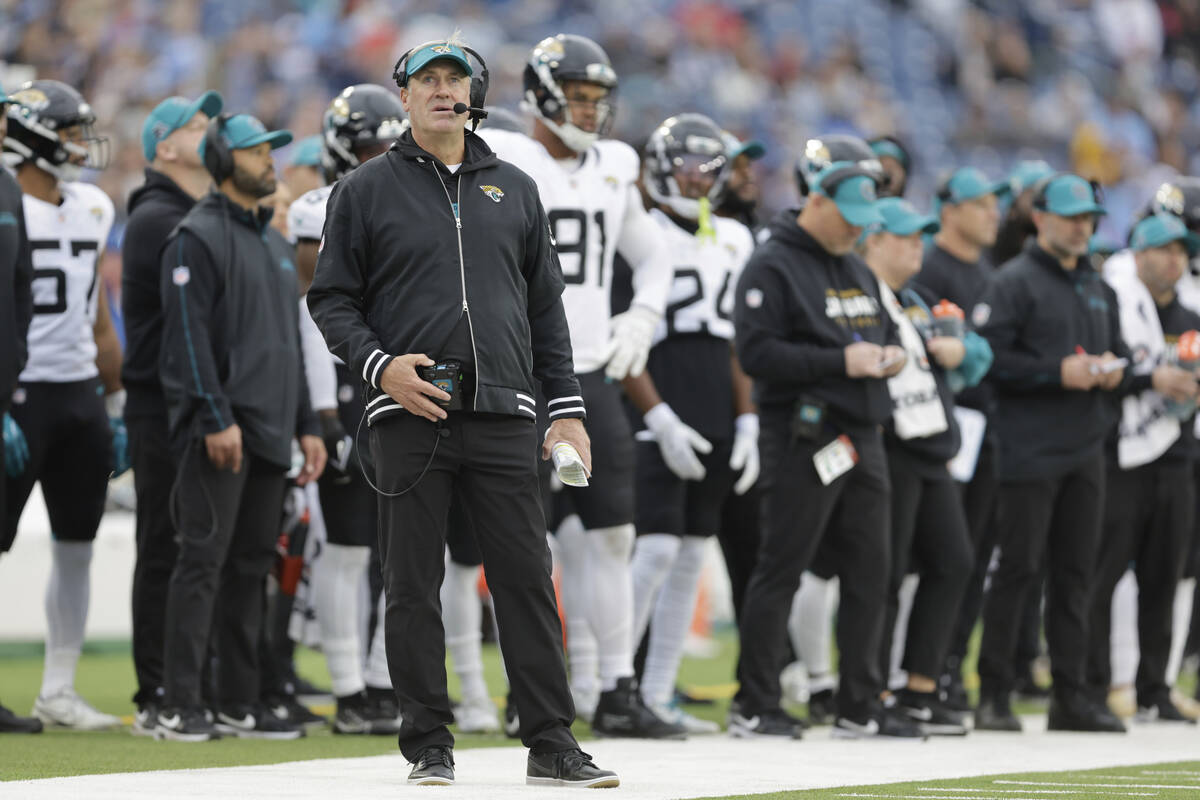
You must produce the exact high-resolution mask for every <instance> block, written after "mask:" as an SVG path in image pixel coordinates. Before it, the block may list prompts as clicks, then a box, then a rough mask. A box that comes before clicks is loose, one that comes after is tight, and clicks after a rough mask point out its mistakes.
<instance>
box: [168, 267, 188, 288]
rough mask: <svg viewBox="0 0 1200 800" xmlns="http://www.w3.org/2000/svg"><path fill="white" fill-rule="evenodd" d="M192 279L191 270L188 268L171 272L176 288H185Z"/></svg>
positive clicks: (178, 268) (177, 268) (180, 268)
mask: <svg viewBox="0 0 1200 800" xmlns="http://www.w3.org/2000/svg"><path fill="white" fill-rule="evenodd" d="M191 279H192V273H191V270H189V269H188V268H187V267H176V268H175V269H173V270H171V281H172V282H173V283H174V284H175V285H176V286H184V285H186V284H187V282H188V281H190V280H191Z"/></svg>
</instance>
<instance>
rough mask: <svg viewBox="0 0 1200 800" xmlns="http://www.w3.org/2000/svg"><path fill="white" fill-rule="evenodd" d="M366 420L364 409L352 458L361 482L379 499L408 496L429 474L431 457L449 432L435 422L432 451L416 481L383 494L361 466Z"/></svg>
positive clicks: (359, 420)
mask: <svg viewBox="0 0 1200 800" xmlns="http://www.w3.org/2000/svg"><path fill="white" fill-rule="evenodd" d="M366 418H367V410H366V409H365V408H364V409H363V413H362V416H361V417H359V418H358V427H357V428H356V429H355V431H354V458H355V460H356V461H358V471H359V472H360V473H362V476H363V480H365V481H366V482H367V485H368V486H370V487H371V488H372V489H374V490H375V493H376V494H377V495H379V496H380V497H400V496H401V495H406V494H408V493H409V492H411V491H412V490H413V489H415V488H417V484H418V483H420V482H421V479H422V478H424V477H425V473H427V472H429V468H430V467H431V466H433V457H434V456H436V455H437V451H438V444H439V443H440V442H441V441H442V439H444V438H446V437H447V436H449V435H450V430H449V429H448V428H443V427H442V421H441V420H438V421H437V422H435V423H434V430H435V431H436V432H437V436H436V438H434V440H433V449H432V450H430V451H429V458H428V459H426V461H425V466H423V467H421V474H420V475H418V476H417V479H416V480H414V481H413V482H412V483H411V484H409V485H408V486H407V487H405V488H404V489H401V490H400V491H398V492H385V491H383V490H382V489H380V488H379V487H378V486H376V485H375V484H374V483H372V482H371V479H370V478H369V477H368V476H367V470H366V468H365V467H364V466H363V462H362V445H361V442H360V440H361V438H362V427H363V421H364V420H365V419H366Z"/></svg>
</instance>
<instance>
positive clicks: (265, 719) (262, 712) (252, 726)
mask: <svg viewBox="0 0 1200 800" xmlns="http://www.w3.org/2000/svg"><path fill="white" fill-rule="evenodd" d="M215 727H216V729H217V730H218V731H220V732H221V733H228V734H230V735H233V736H236V737H238V738H239V739H273V740H288V739H299V738H300V737H302V736H304V728H302V727H301V726H300V725H297V724H296V723H294V722H290V721H288V720H282V719H279V718H278V717H276V716H275V715H274V714H272V713H271V712H270V711H268V710H266V709H265V708H261V707H255V706H235V707H233V708H229V709H226V710H222V711H218V712H217V721H216V724H215Z"/></svg>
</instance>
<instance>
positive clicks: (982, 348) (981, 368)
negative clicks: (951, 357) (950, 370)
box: [954, 331, 994, 389]
mask: <svg viewBox="0 0 1200 800" xmlns="http://www.w3.org/2000/svg"><path fill="white" fill-rule="evenodd" d="M963 349H964V350H965V351H966V355H965V356H963V360H962V363H961V364H959V365H958V368H957V369H955V370H954V373H955V374H957V375H958V376H959V378H961V380H962V388H963V389H969V388H970V387H972V386H978V385H979V382H980V381H982V380H983V376H984V375H987V373H988V370H989V369H991V368H992V361H993V360H994V359H993V356H992V348H991V345H989V344H988V342H987V339H985V338H983V337H982V336H980V335H979V334H978V333H975V331H967V333H966V335H964V336H963Z"/></svg>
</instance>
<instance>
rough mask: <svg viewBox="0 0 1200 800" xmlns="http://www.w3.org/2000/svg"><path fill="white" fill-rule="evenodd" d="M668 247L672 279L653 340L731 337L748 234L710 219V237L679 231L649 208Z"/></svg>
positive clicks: (734, 224)
mask: <svg viewBox="0 0 1200 800" xmlns="http://www.w3.org/2000/svg"><path fill="white" fill-rule="evenodd" d="M650 215H651V217H652V218H653V219H654V221H655V222H656V223H657V224H658V226H659V227H660V228H661V229H662V236H663V239H664V240H665V241H666V243H667V249H668V250H669V251H670V258H671V261H670V263H671V268H672V280H671V293H670V294H669V295H667V308H666V313H664V314H663V318H662V321H661V322H659V323H658V327H657V328H656V329H655V331H654V344H658V343H659V342H661V341H662V340H663V339H665V338H667V337H668V336H676V335H684V334H695V333H706V334H708V335H710V336H715V337H717V338H718V339H728V340H730V341H733V306H734V293H735V290H736V289H737V282H738V278H739V277H740V276H741V274H742V267H744V266H745V265H746V261H747V260H748V259H749V258H750V254H751V253H752V252H754V236H753V234H751V233H750V229H749V228H747V227H746V226H745V225H743V224H742V223H740V222H736V221H734V220H732V219H726V218H724V217H715V216H714V217H713V218H712V223H713V229H714V230H715V232H716V238H715V240H714V239H702V238H700V237H698V236H696V235H695V234H692V233H689V232H687V231H685V230H684V229H683V228H681V227H679V226H678V225H676V224H675V223H674V222H672V221H671V218H670V217H668V216H667V215H666V214H664V213H663V212H662V211H659V210H658V209H654V210H653V211H651V212H650Z"/></svg>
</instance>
